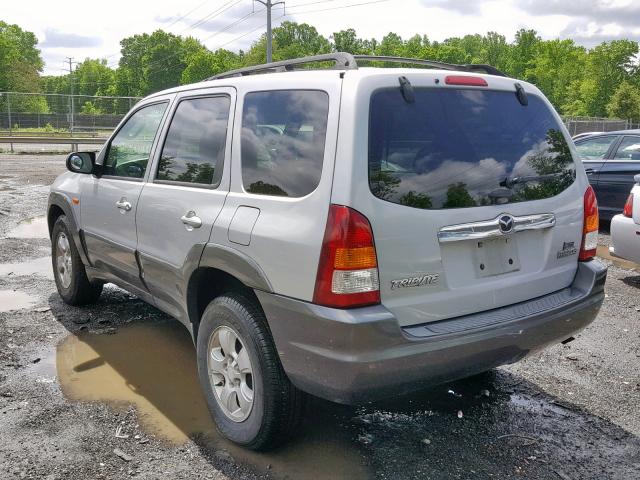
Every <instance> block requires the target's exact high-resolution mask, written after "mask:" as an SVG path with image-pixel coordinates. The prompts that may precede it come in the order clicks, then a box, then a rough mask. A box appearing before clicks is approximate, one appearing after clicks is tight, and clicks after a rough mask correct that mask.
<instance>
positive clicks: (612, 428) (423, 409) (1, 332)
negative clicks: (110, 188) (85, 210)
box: [0, 154, 640, 480]
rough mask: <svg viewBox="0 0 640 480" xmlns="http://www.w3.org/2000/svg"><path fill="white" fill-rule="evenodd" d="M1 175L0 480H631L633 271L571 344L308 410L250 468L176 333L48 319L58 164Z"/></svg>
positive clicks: (69, 317)
mask: <svg viewBox="0 0 640 480" xmlns="http://www.w3.org/2000/svg"><path fill="white" fill-rule="evenodd" d="M0 166H1V168H0V172H1V173H0V478H2V479H5V478H7V479H11V478H47V479H78V480H79V479H87V478H109V479H111V478H113V479H120V478H144V479H147V478H148V479H156V478H171V479H180V478H211V479H227V478H231V479H236V478H291V479H298V478H300V479H307V478H308V479H323V478H349V479H350V480H355V479H358V478H393V479H395V478H424V479H467V478H469V479H470V478H473V479H478V478H480V479H485V478H486V479H489V478H493V479H496V478H498V479H502V478H518V479H519V478H526V479H560V480H566V479H605V478H606V479H634V478H640V438H639V436H640V416H639V415H638V406H639V405H640V267H638V269H637V270H634V269H629V268H620V267H618V266H616V265H612V266H611V267H610V269H609V277H608V280H607V285H606V292H607V298H606V300H605V303H604V305H603V308H602V310H601V313H600V315H599V316H598V318H597V320H596V321H595V322H594V323H593V324H592V325H591V326H589V327H588V328H587V329H586V330H585V331H584V332H582V333H581V334H579V335H577V338H576V340H575V341H574V342H572V343H569V344H567V345H564V346H563V345H557V346H554V347H552V348H549V349H547V350H545V351H544V352H541V353H538V354H534V355H532V356H530V357H528V358H527V359H525V360H524V361H522V362H520V363H518V364H515V365H512V366H509V367H504V368H499V369H496V370H494V371H492V372H488V373H486V374H483V375H479V376H476V377H473V378H470V379H467V380H464V381H459V382H455V383H453V384H449V385H442V386H438V387H435V388H433V389H431V390H428V391H424V392H420V393H419V394H415V395H412V396H408V397H403V398H398V399H394V400H393V401H388V402H383V403H378V404H374V405H367V406H363V407H345V406H339V405H334V404H331V403H329V402H324V401H321V400H316V399H312V400H311V401H310V402H309V404H308V407H307V414H306V416H305V423H304V425H303V428H302V429H301V431H300V433H299V434H298V435H297V436H296V437H295V438H293V439H291V442H290V444H289V445H287V446H286V447H284V448H282V449H280V450H278V451H276V452H271V453H269V454H253V453H248V452H244V451H243V450H242V449H239V448H237V447H234V446H233V445H230V444H228V443H227V442H224V441H223V440H221V439H220V438H219V437H218V436H217V435H216V433H215V431H214V429H213V428H212V426H211V424H210V422H209V421H208V420H207V419H206V412H203V407H202V404H201V401H200V400H199V399H200V398H201V397H200V396H199V395H200V394H199V392H198V391H197V383H196V380H195V372H193V368H192V366H193V352H192V350H191V349H190V347H189V345H188V338H187V337H186V333H185V332H184V331H182V330H180V329H179V328H178V327H177V326H176V322H175V321H173V320H171V319H169V318H168V317H167V316H166V315H164V314H162V313H160V312H159V311H157V310H156V309H154V308H153V307H150V306H148V305H146V304H144V303H143V302H141V301H140V300H138V299H137V298H135V297H133V296H131V295H129V294H127V293H126V292H124V291H122V290H120V289H117V288H115V287H107V288H106V289H105V291H104V293H103V295H102V297H101V300H100V302H99V303H98V304H97V305H95V306H92V307H87V308H70V307H68V306H65V305H64V304H62V303H61V302H60V300H59V298H58V296H57V294H56V292H55V286H54V284H53V282H52V280H51V276H50V273H49V269H48V268H47V260H46V257H47V255H48V251H49V241H48V240H47V239H46V238H42V234H43V223H42V221H41V219H40V218H39V216H41V215H43V214H44V209H45V207H46V197H47V193H48V189H47V187H46V185H49V184H50V183H51V182H52V180H53V179H54V178H55V176H56V175H57V174H58V173H60V172H61V171H63V169H64V156H61V155H9V154H0ZM34 218H35V220H33V221H32V222H31V223H29V222H25V220H27V219H34ZM607 242H608V237H607V235H606V234H603V235H602V236H601V243H602V244H603V245H605V244H607ZM605 261H606V262H607V263H610V262H609V260H605ZM141 329H142V330H141ZM144 329H147V330H144ZM145 331H146V332H148V338H149V339H153V341H151V340H150V341H148V342H140V341H139V340H138V344H135V343H134V344H132V345H130V344H129V343H128V342H133V340H132V339H135V338H139V337H136V335H138V336H139V335H140V334H141V332H142V334H143V335H146V334H145V333H144V332H145ZM134 334H135V335H134ZM144 338H147V337H146V336H145V337H144ZM165 340H166V342H165ZM87 346H89V347H91V348H92V350H89V353H90V357H91V359H90V360H86V359H85V358H84V357H83V356H82V355H85V354H86V351H85V350H86V348H88V347H87ZM82 348H84V349H85V350H82ZM83 352H84V353H83ZM91 352H93V353H91ZM123 352H124V353H123ZM127 352H130V355H127V354H126V353H127ZM92 356H93V357H95V358H93V357H92ZM176 372H178V373H176ZM90 381H94V382H98V383H95V384H94V386H93V387H92V384H90V383H87V382H90ZM110 382H111V383H110ZM118 382H120V383H118ZM123 386H124V387H123ZM82 392H84V396H83V394H82ZM91 392H94V393H95V392H106V393H104V398H102V397H100V396H98V397H95V398H94V397H91V396H90V395H88V393H91ZM125 394H126V395H125ZM96 395H98V394H97V393H96ZM100 395H102V393H101V394H100ZM163 425H164V427H163ZM169 430H170V431H173V432H178V433H179V434H180V435H182V437H180V435H178V437H176V436H175V435H174V436H171V435H169V434H167V431H169ZM176 438H182V440H179V439H178V440H176Z"/></svg>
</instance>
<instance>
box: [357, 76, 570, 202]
mask: <svg viewBox="0 0 640 480" xmlns="http://www.w3.org/2000/svg"><path fill="white" fill-rule="evenodd" d="M528 100H529V102H528V105H526V106H524V105H522V104H521V103H520V102H519V101H518V99H517V98H516V95H515V93H513V92H498V91H491V90H475V89H473V90H472V89H450V88H447V89H434V88H431V89H429V88H422V89H416V90H415V102H413V103H407V102H406V101H405V100H404V99H403V97H402V94H401V91H400V89H399V88H389V89H382V90H378V91H376V92H374V94H373V95H372V97H371V109H370V118H369V184H370V187H371V191H372V192H373V194H374V195H376V196H377V197H379V198H382V199H384V200H388V201H390V202H394V203H399V204H402V205H407V206H410V207H415V208H423V209H441V208H462V207H475V206H480V205H492V204H505V203H513V202H522V201H527V200H536V199H542V198H548V197H552V196H554V195H557V194H558V193H560V192H561V191H563V190H564V189H566V188H567V187H568V186H569V185H571V183H572V182H573V180H574V178H575V165H574V162H573V158H572V157H571V152H570V150H569V146H568V145H567V142H566V141H565V139H564V136H563V135H562V132H561V129H560V126H559V125H558V122H557V121H556V119H555V118H554V116H553V115H552V113H551V111H550V110H549V108H548V107H547V106H546V105H545V103H544V102H543V101H542V100H541V99H540V98H538V97H536V96H534V95H529V97H528Z"/></svg>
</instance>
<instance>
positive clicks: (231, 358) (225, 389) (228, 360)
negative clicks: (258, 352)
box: [207, 326, 254, 422]
mask: <svg viewBox="0 0 640 480" xmlns="http://www.w3.org/2000/svg"><path fill="white" fill-rule="evenodd" d="M208 352H209V354H208V361H207V370H208V373H209V379H210V381H211V387H212V389H213V394H214V397H215V399H216V401H217V402H218V405H219V406H220V409H221V410H222V411H223V412H224V414H225V415H226V416H227V417H229V418H230V419H231V420H233V421H234V422H242V421H243V420H245V419H246V418H247V417H248V416H249V414H250V413H251V409H252V408H253V393H254V386H253V367H252V365H251V359H250V358H249V352H248V351H247V349H246V347H245V345H244V342H243V341H242V339H241V338H240V336H239V335H238V334H237V333H236V332H235V330H233V329H232V328H229V327H227V326H220V327H218V328H216V329H215V330H214V332H213V333H212V334H211V337H209V348H208Z"/></svg>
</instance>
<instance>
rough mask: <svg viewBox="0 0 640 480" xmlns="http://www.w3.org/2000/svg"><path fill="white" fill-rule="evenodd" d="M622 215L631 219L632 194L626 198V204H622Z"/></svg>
mask: <svg viewBox="0 0 640 480" xmlns="http://www.w3.org/2000/svg"><path fill="white" fill-rule="evenodd" d="M622 214H623V215H624V216H625V217H629V218H631V217H633V193H630V194H629V197H628V198H627V203H625V204H624V209H623V210H622Z"/></svg>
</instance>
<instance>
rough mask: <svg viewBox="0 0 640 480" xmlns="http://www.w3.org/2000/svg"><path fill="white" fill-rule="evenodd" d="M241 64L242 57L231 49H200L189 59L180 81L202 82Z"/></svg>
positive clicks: (185, 82) (183, 82)
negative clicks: (213, 50) (211, 50)
mask: <svg viewBox="0 0 640 480" xmlns="http://www.w3.org/2000/svg"><path fill="white" fill-rule="evenodd" d="M239 66H240V57H239V56H238V55H237V54H235V53H233V52H230V51H229V50H224V49H220V50H216V51H215V52H210V51H209V50H200V51H198V52H196V53H195V54H194V55H192V56H191V57H189V58H188V59H187V66H186V68H185V69H184V70H183V71H182V77H181V79H180V83H181V84H183V85H185V84H188V83H194V82H200V81H202V80H204V79H205V78H207V77H210V76H212V75H215V74H217V73H222V72H226V71H229V70H233V69H234V68H238V67H239Z"/></svg>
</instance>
